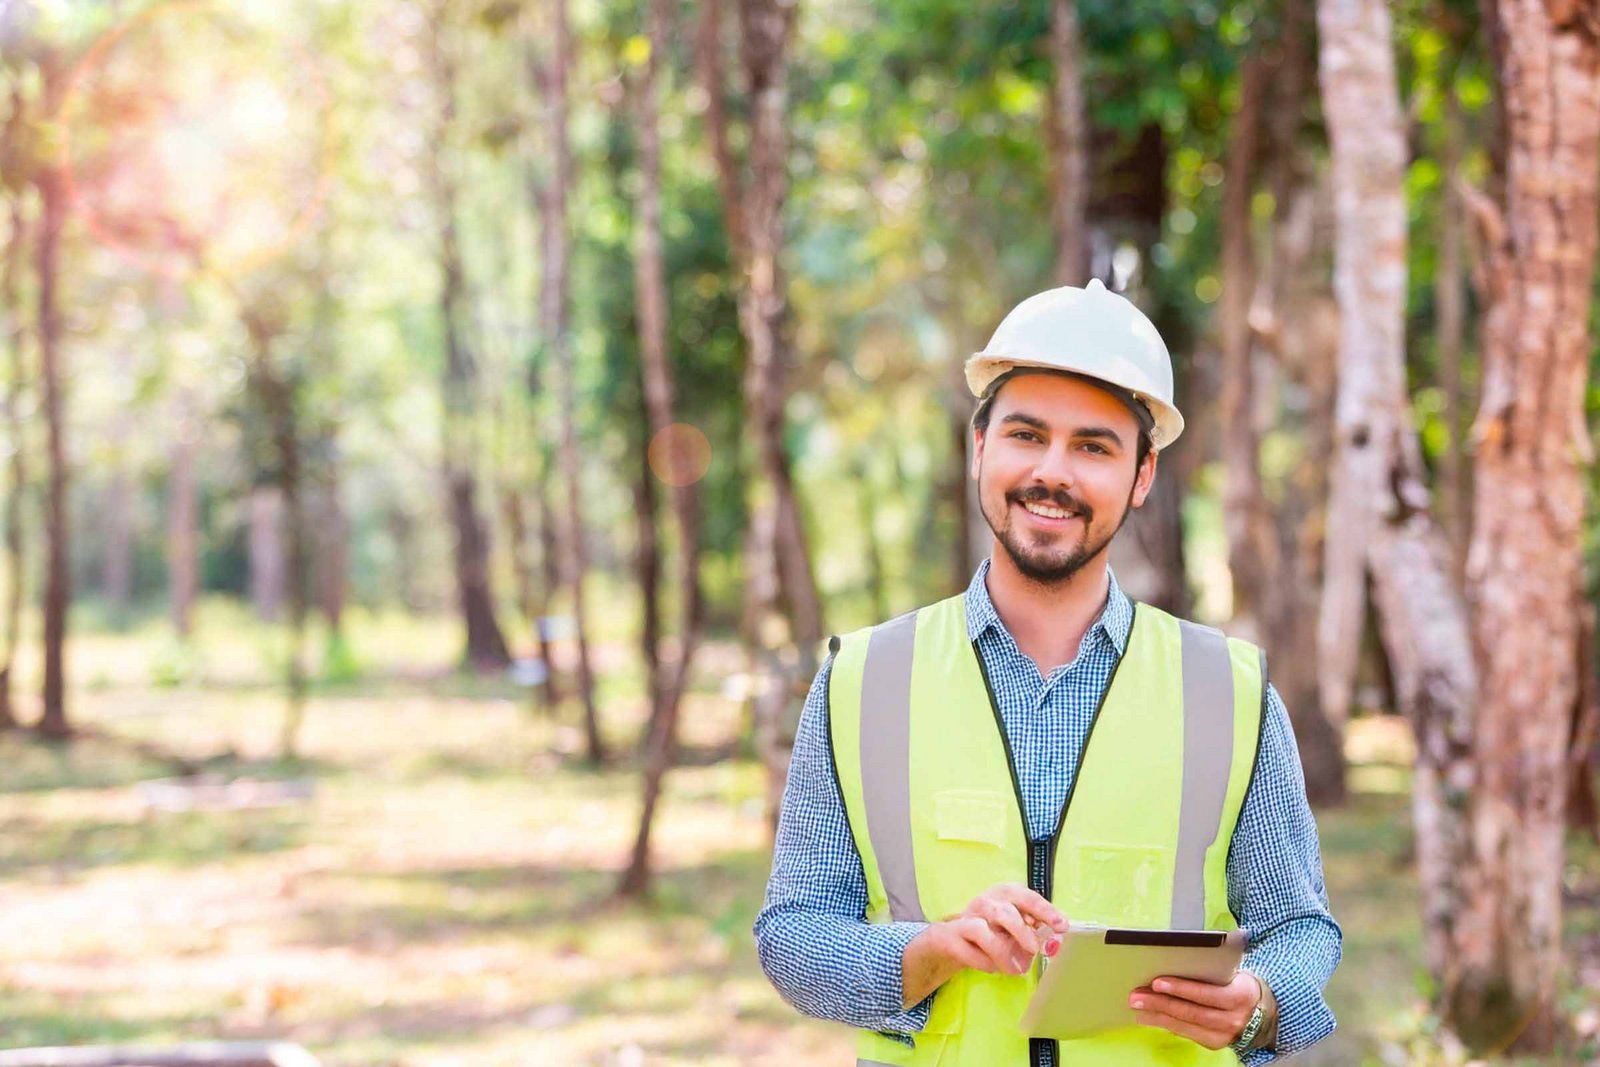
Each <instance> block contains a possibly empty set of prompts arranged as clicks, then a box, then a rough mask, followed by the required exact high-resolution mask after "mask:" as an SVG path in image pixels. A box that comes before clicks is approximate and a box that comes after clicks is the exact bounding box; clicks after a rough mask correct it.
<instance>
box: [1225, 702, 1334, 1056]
mask: <svg viewBox="0 0 1600 1067" xmlns="http://www.w3.org/2000/svg"><path fill="white" fill-rule="evenodd" d="M1233 842H1234V843H1233V848H1232V849H1231V851H1230V852H1229V855H1228V898H1229V899H1228V902H1229V905H1230V906H1231V907H1232V909H1233V913H1234V914H1235V915H1236V916H1238V918H1239V925H1240V926H1242V927H1243V928H1244V929H1245V930H1246V931H1247V932H1248V935H1249V948H1248V949H1247V950H1246V952H1245V958H1244V963H1243V967H1244V969H1245V970H1247V971H1250V972H1251V973H1252V974H1254V975H1256V976H1257V977H1258V978H1260V979H1261V980H1262V981H1264V982H1266V983H1267V985H1268V986H1270V987H1271V989H1272V994H1273V996H1274V997H1275V998H1276V999H1277V1001H1278V1033H1277V1039H1276V1042H1275V1043H1274V1045H1273V1046H1272V1047H1271V1048H1263V1049H1255V1050H1253V1051H1251V1052H1249V1053H1247V1054H1246V1055H1245V1056H1244V1057H1243V1062H1244V1063H1245V1064H1246V1065H1247V1067H1256V1065H1258V1064H1263V1063H1270V1062H1272V1061H1273V1060H1275V1059H1277V1058H1279V1057H1280V1056H1287V1055H1290V1054H1291V1053H1295V1052H1299V1051H1300V1050H1302V1049H1304V1048H1307V1047H1309V1046H1310V1045H1313V1044H1315V1043H1316V1042H1318V1041H1320V1040H1322V1039H1323V1038H1325V1037H1327V1036H1328V1035H1329V1034H1331V1033H1332V1032H1333V1030H1334V1025H1335V1024H1334V1018H1333V1012H1332V1010H1330V1009H1329V1007H1328V1003H1327V1001H1326V1000H1325V999H1324V998H1323V989H1324V988H1325V987H1326V986H1327V984H1328V979H1329V978H1330V977H1331V976H1332V975H1333V971H1334V968H1335V967H1337V966H1338V965H1339V958H1340V954H1341V951H1342V948H1341V946H1342V941H1343V934H1342V932H1341V931H1340V929H1339V924H1338V923H1337V922H1335V921H1334V919H1333V916H1332V915H1331V914H1330V913H1329V910H1328V894H1327V887H1326V884H1325V883H1324V880H1323V876H1322V854H1321V850H1320V848H1319V846H1318V843H1317V825H1316V821H1315V819H1314V818H1313V817H1312V814H1311V806H1310V804H1309V803H1307V801H1306V787H1305V774H1304V772H1303V771H1302V770H1301V767H1300V755H1299V750H1298V748H1297V747H1296V745H1295V738H1294V730H1293V727H1292V726H1291V725H1290V722H1289V713H1288V711H1287V709H1286V708H1285V707H1284V705H1283V700H1282V698H1281V697H1279V695H1278V691H1277V690H1276V689H1275V688H1272V687H1270V686H1269V687H1268V691H1267V714H1266V721H1265V722H1264V723H1263V724H1262V734H1261V751H1260V752H1259V753H1258V755H1257V757H1256V775H1255V779H1254V781H1252V782H1251V785H1250V791H1249V793H1248V794H1246V796H1245V802H1244V807H1243V809H1242V810H1241V811H1240V814H1239V825H1238V827H1237V829H1236V830H1235V832H1234V838H1233Z"/></svg>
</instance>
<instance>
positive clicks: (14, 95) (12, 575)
mask: <svg viewBox="0 0 1600 1067" xmlns="http://www.w3.org/2000/svg"><path fill="white" fill-rule="evenodd" d="M24 108H25V104H24V100H23V95H22V79H21V78H20V77H18V76H16V75H15V74H13V76H12V79H11V111H10V114H9V115H8V116H7V117H6V126H5V133H4V142H3V144H4V146H5V150H6V151H14V150H16V148H17V147H18V146H19V145H20V144H21V141H22V129H23V125H22V124H23V120H24V119H25V117H26V111H25V110H24ZM22 196H23V193H22V190H21V189H13V190H11V192H10V195H8V196H7V197H6V201H7V206H8V208H9V211H8V228H7V230H6V251H5V262H4V266H3V267H0V314H3V315H4V316H5V335H6V336H5V340H6V347H7V349H8V350H9V353H10V356H11V373H10V374H9V375H8V378H7V381H6V395H5V427H6V438H7V440H8V441H9V443H10V446H11V462H10V463H8V464H7V465H6V472H5V479H6V493H5V509H4V515H3V517H0V525H3V526H4V531H5V532H4V536H5V546H6V547H5V551H6V576H5V589H6V602H5V608H4V615H3V616H0V619H3V623H0V625H3V626H4V633H5V637H4V645H3V646H0V731H5V730H11V729H15V728H16V726H17V725H18V719H17V714H16V709H15V708H14V707H13V706H12V695H11V669H12V667H13V666H14V665H15V664H16V659H17V644H18V642H19V640H20V637H21V633H22V582H23V575H24V573H25V571H26V568H25V566H24V562H23V551H24V540H23V527H22V497H23V494H24V493H25V492H26V491H27V485H28V467H27V455H28V447H27V444H28V443H27V440H26V437H25V434H26V428H25V426H24V423H23V418H22V397H23V389H24V385H25V383H26V382H27V380H28V367H27V356H26V354H25V351H24V348H23V345H24V337H25V333H26V330H25V327H24V326H23V315H22V296H21V294H20V293H19V292H18V275H19V274H20V273H21V271H22V263H23V256H24V255H26V254H27V241H28V232H27V222H26V221H25V220H24V218H23V211H22Z"/></svg>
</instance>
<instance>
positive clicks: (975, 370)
mask: <svg viewBox="0 0 1600 1067" xmlns="http://www.w3.org/2000/svg"><path fill="white" fill-rule="evenodd" d="M1018 367H1037V368H1038V369H1040V370H1047V371H1057V372H1059V373H1065V374H1076V375H1078V376H1079V377H1084V378H1094V379H1097V380H1099V381H1102V382H1108V383H1109V384H1111V385H1115V386H1117V387H1118V388H1121V389H1126V390H1127V391H1128V392H1130V393H1132V394H1133V395H1134V396H1136V397H1138V398H1139V399H1140V400H1141V401H1143V402H1144V404H1145V406H1146V407H1148V408H1149V409H1150V414H1151V415H1153V416H1154V417H1155V420H1156V424H1155V428H1154V429H1153V430H1151V432H1150V444H1151V447H1152V448H1155V449H1157V450H1160V449H1163V448H1166V447H1168V446H1169V445H1171V444H1172V442H1174V441H1176V440H1177V439H1178V435H1179V434H1181V433H1183V414H1182V413H1181V412H1179V411H1178V409H1177V408H1175V407H1173V406H1172V405H1171V404H1169V403H1167V402H1166V401H1165V400H1162V399H1161V398H1160V397H1154V396H1151V395H1150V394H1149V393H1147V392H1144V391H1143V390H1141V389H1136V388H1134V387H1133V386H1132V385H1129V384H1128V383H1126V382H1119V381H1117V380H1115V379H1114V378H1107V377H1105V376H1104V375H1101V374H1093V373H1090V372H1088V371H1080V370H1076V369H1074V368H1071V367H1063V366H1062V365H1061V364H1059V363H1043V362H1039V361H1036V360H1027V359H1012V358H1010V357H1008V356H996V355H991V354H990V353H987V352H978V353H975V354H974V355H972V356H971V357H970V358H969V359H968V360H967V362H966V366H965V367H964V368H963V369H964V371H965V373H966V379H967V388H968V389H970V390H971V391H972V395H973V396H975V397H978V398H980V399H981V398H982V397H984V396H985V395H987V393H988V391H989V388H990V386H992V385H993V384H994V381H995V379H996V378H999V377H1000V376H1001V375H1002V374H1005V373H1006V372H1008V371H1012V370H1015V369H1017V368H1018Z"/></svg>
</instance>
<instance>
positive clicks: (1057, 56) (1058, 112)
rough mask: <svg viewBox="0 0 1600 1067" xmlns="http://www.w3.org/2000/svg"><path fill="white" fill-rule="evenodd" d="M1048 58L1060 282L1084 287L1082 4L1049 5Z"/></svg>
mask: <svg viewBox="0 0 1600 1067" xmlns="http://www.w3.org/2000/svg"><path fill="white" fill-rule="evenodd" d="M1050 60H1051V66H1052V67H1053V69H1054V71H1055V81H1054V83H1053V84H1052V85H1051V89H1050V95H1049V96H1048V97H1046V107H1045V117H1046V122H1047V126H1048V129H1047V130H1046V134H1045V141H1046V143H1047V144H1048V145H1049V147H1050V213H1051V217H1052V219H1053V221H1054V223H1055V237H1056V284H1057V285H1082V284H1083V283H1084V282H1085V281H1086V280H1088V275H1089V222H1088V219H1087V217H1086V214H1087V210H1088V204H1089V123H1088V120H1087V118H1086V117H1085V115H1084V106H1083V62H1082V56H1081V48H1080V47H1079V44H1078V0H1051V2H1050Z"/></svg>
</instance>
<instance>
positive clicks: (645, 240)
mask: <svg viewBox="0 0 1600 1067" xmlns="http://www.w3.org/2000/svg"><path fill="white" fill-rule="evenodd" d="M646 20H647V32H648V33H649V37H650V58H649V61H648V62H647V63H646V64H645V71H644V80H643V83H642V84H641V85H640V87H639V154H640V168H641V177H642V179H643V181H642V184H641V187H640V196H639V230H638V239H639V248H638V253H637V265H638V285H637V294H638V307H639V341H640V346H639V347H640V352H641V354H642V356H643V358H644V395H645V408H646V411H647V414H648V416H649V426H650V431H651V440H652V442H659V443H660V445H659V453H658V455H659V457H660V461H661V463H662V464H663V465H664V466H665V467H666V468H667V474H666V477H665V478H664V480H665V481H666V482H667V483H668V484H669V485H670V487H671V500H672V510H673V520H674V522H675V523H676V524H677V528H678V543H677V547H678V554H677V576H676V577H677V585H678V612H679V616H678V627H677V629H678V649H677V656H676V658H675V660H673V661H671V662H670V663H669V662H667V661H666V657H664V656H662V655H661V654H660V652H659V651H656V652H653V653H652V654H651V656H650V657H649V662H650V664H651V668H652V673H653V674H655V675H657V676H658V677H657V683H656V685H655V686H654V687H652V690H651V696H652V698H653V700H652V703H653V708H652V711H651V716H650V720H651V721H650V725H651V729H650V733H649V737H648V741H647V744H646V750H645V769H644V797H643V803H642V805H641V810H640V815H639V832H638V834H637V835H636V836H635V838H634V843H633V853H632V856H631V857H630V861H629V865H628V870H627V872H626V873H625V874H624V875H623V880H622V886H621V891H622V892H623V893H633V894H639V893H643V892H644V891H645V890H646V889H647V888H648V886H649V880H650V831H651V827H652V826H653V824H654V820H655V812H656V807H657V804H658V802H659V800H660V797H661V789H662V785H663V782H664V781H665V778H666V772H667V769H668V768H669V767H670V766H671V765H672V760H673V757H674V754H675V751H676V748H677V735H678V714H679V708H680V707H681V705H682V702H683V697H684V693H685V692H686V691H687V690H688V687H689V669H690V665H691V663H692V660H693V656H694V651H695V646H696V645H697V643H698V642H699V638H700V625H701V616H702V613H703V612H702V598H701V592H700V500H699V493H698V491H697V490H696V488H695V484H694V480H693V477H692V472H690V471H689V470H687V469H686V466H687V465H686V463H685V460H684V457H682V456H679V455H677V454H676V446H675V443H676V441H677V440H679V439H678V438H674V437H673V436H672V430H671V427H672V426H673V424H674V419H675V417H676V413H675V411H674V408H675V399H674V392H675V385H674V382H673V375H672V365H671V362H670V361H669V359H668V345H667V337H668V294H667V274H666V253H665V250H664V248H663V246H662V232H661V133H660V127H659V122H658V115H659V112H660V80H661V71H662V69H663V68H664V62H663V60H664V58H665V56H666V54H667V46H668V41H669V37H670V34H669V32H668V22H669V16H668V7H667V0H648V7H647V14H646ZM648 451H649V450H648V449H647V454H648ZM649 466H650V465H649V464H648V463H647V464H646V467H647V469H646V470H645V472H644V483H643V488H644V489H645V495H646V496H647V497H653V493H651V492H650V489H651V488H652V487H651V486H650V480H649V479H650V471H649V469H648V468H649ZM657 473H659V471H658V472H657ZM641 510H642V509H641ZM652 519H653V516H652ZM641 522H642V520H641ZM653 525H654V523H653V521H652V526H653ZM643 532H644V531H643V527H642V526H641V534H642V533H643ZM650 533H651V535H652V536H654V530H653V529H652V530H651V531H650ZM641 551H642V546H641Z"/></svg>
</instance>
